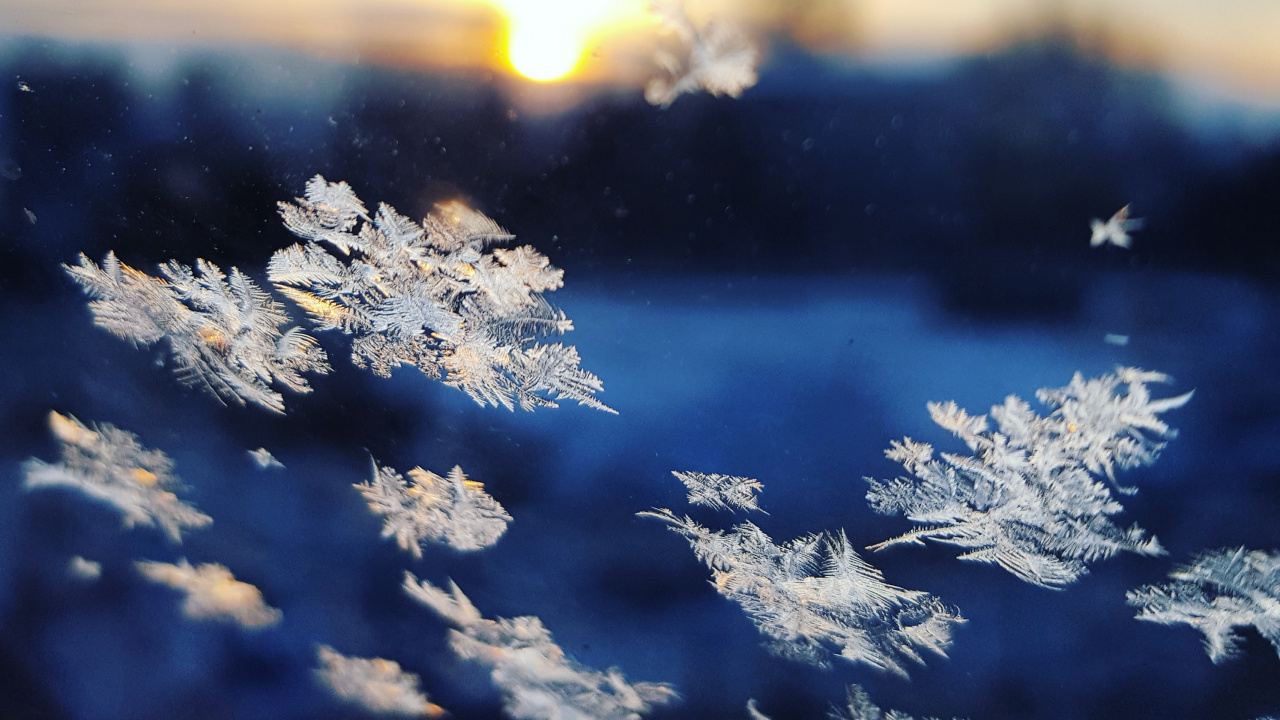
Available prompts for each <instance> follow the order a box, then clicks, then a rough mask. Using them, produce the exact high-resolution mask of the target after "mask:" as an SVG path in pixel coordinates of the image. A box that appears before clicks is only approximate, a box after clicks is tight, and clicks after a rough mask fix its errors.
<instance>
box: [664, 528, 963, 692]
mask: <svg viewBox="0 0 1280 720" xmlns="http://www.w3.org/2000/svg"><path fill="white" fill-rule="evenodd" d="M639 514H640V515H641V516H646V517H653V518H657V519H659V520H662V521H664V522H666V523H667V524H668V525H669V526H670V528H671V529H672V530H674V531H675V532H677V533H679V534H681V535H683V536H684V537H685V538H686V539H687V540H688V541H689V544H690V545H691V546H692V547H693V551H694V553H695V554H696V555H697V556H698V559H699V560H701V561H702V562H704V563H706V564H707V566H708V567H710V568H711V584H712V585H713V586H715V588H716V591H717V592H719V593H720V594H721V595H723V596H725V597H727V598H729V599H730V600H733V601H734V602H736V603H738V604H739V605H741V606H742V609H743V610H745V611H746V613H747V614H748V615H749V616H751V619H752V620H753V621H754V622H755V624H756V627H757V628H759V630H760V632H761V633H763V634H764V635H765V636H766V637H768V638H769V640H770V643H769V647H770V649H771V650H773V651H774V652H775V653H776V654H778V655H780V656H782V657H786V658H790V659H793V660H799V661H801V662H807V663H810V664H813V665H818V666H821V667H825V666H827V665H829V662H828V660H827V658H828V656H829V655H830V653H829V652H828V650H827V648H826V647H825V646H828V645H829V646H832V647H834V648H835V652H836V653H837V654H838V655H839V656H840V657H842V658H844V659H845V660H848V661H850V662H856V663H863V664H866V665H870V666H871V667H874V668H878V669H881V670H889V671H891V672H893V673H896V674H898V675H902V676H904V677H905V676H906V675H907V666H908V663H922V662H923V657H922V652H923V651H929V652H933V653H936V654H938V655H941V656H943V657H945V656H946V649H947V648H948V647H949V646H950V645H951V629H952V626H953V625H954V624H956V623H960V622H964V618H962V617H960V614H959V613H958V612H957V611H956V610H955V609H954V608H951V607H948V606H947V605H945V604H944V603H943V602H942V601H941V600H939V599H938V598H936V597H934V596H933V595H930V594H928V593H925V592H919V591H915V590H905V589H903V588H900V587H897V586H894V585H890V584H888V583H886V582H885V581H884V576H883V575H882V574H881V573H880V571H879V570H877V569H876V568H874V567H872V566H871V565H869V564H868V563H867V562H866V561H865V560H863V559H862V558H861V557H859V556H858V553H856V552H854V550H853V548H852V547H851V546H850V545H849V540H848V538H846V537H845V534H844V533H843V532H841V533H839V534H838V535H828V534H810V535H805V536H803V537H800V538H797V539H795V540H792V541H790V542H787V543H784V544H782V545H777V544H775V543H774V542H773V540H772V539H771V538H770V537H769V536H768V535H766V534H765V532H764V531H763V530H761V529H760V528H759V527H757V526H756V525H754V524H752V523H750V522H745V523H742V524H740V525H737V526H736V527H734V528H733V529H732V530H730V531H728V532H723V531H714V530H709V529H707V528H705V527H703V526H701V525H699V524H698V523H696V522H694V521H693V520H692V519H690V518H689V517H687V516H686V517H678V516H676V515H675V514H674V513H672V512H671V511H670V510H665V509H659V510H655V511H652V512H642V513H639Z"/></svg>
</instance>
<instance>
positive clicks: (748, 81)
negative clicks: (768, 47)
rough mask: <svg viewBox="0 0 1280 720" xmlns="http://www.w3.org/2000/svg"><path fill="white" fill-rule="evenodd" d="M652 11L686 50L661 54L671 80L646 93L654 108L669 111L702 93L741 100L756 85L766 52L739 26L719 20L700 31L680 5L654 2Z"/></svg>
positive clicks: (651, 85) (655, 83) (666, 0)
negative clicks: (690, 95)
mask: <svg viewBox="0 0 1280 720" xmlns="http://www.w3.org/2000/svg"><path fill="white" fill-rule="evenodd" d="M649 11H650V12H651V13H652V14H653V15H654V16H655V17H656V18H658V20H659V21H660V22H661V23H662V26H663V27H664V28H665V29H666V30H668V31H669V32H671V33H672V34H673V35H675V37H676V39H677V40H678V41H679V43H680V46H681V53H680V54H679V55H676V54H674V53H670V52H666V51H662V52H660V53H658V64H659V65H661V66H662V69H663V70H664V71H665V73H666V75H665V76H663V77H660V78H654V79H653V80H651V81H649V84H648V85H647V86H646V87H645V91H644V97H645V99H646V100H648V101H649V103H650V104H652V105H661V106H662V107H667V106H669V105H670V104H671V103H673V102H675V101H676V98H678V97H680V96H681V95H683V94H684V93H692V92H698V91H700V90H701V91H705V92H708V93H711V94H712V95H727V96H729V97H735V98H736V97H738V96H739V95H741V94H742V92H743V91H744V90H746V89H747V88H749V87H751V86H753V85H755V84H756V79H757V76H756V64H757V63H759V62H760V50H759V49H758V48H756V46H755V44H754V43H753V42H752V41H751V38H749V37H748V36H747V34H746V32H744V31H743V29H742V28H740V27H739V26H738V25H736V24H735V23H733V22H731V21H728V20H722V19H716V20H712V21H710V22H708V23H707V24H706V25H705V26H703V27H701V28H699V27H697V26H696V25H694V23H693V21H692V20H691V19H689V15H688V14H687V13H686V12H685V8H684V3H683V2H681V1H680V0H649Z"/></svg>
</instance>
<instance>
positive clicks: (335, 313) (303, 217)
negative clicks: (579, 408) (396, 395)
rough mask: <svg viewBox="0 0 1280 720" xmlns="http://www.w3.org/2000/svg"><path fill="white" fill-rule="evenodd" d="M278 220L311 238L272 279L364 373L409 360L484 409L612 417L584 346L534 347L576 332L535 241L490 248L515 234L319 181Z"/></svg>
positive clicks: (270, 269)
mask: <svg viewBox="0 0 1280 720" xmlns="http://www.w3.org/2000/svg"><path fill="white" fill-rule="evenodd" d="M280 215H281V216H282V217H283V218H284V223H285V226H286V227H287V228H288V229H289V230H290V231H291V232H293V233H294V234H295V235H298V236H299V237H302V238H304V239H306V240H307V243H306V244H305V245H293V246H291V247H288V248H285V249H283V250H280V251H279V252H277V253H276V254H275V255H274V256H272V258H271V262H270V264H269V265H268V266H267V275H268V276H269V277H270V278H271V281H272V282H273V283H275V284H276V287H277V288H278V289H279V290H280V292H281V293H283V294H284V295H285V296H286V297H288V298H290V299H291V300H293V301H294V302H296V303H298V304H299V305H300V306H302V308H303V309H304V310H306V311H307V313H308V314H309V315H310V316H311V318H312V322H313V323H314V325H315V326H316V328H317V329H318V330H339V331H341V332H343V333H346V334H348V335H352V336H353V337H354V339H353V341H352V353H351V359H352V362H354V363H355V364H356V365H357V366H359V367H368V368H369V369H370V370H372V371H373V372H374V373H375V374H377V375H380V376H383V377H389V376H390V375H391V370H392V368H395V367H397V366H399V365H402V364H407V365H413V366H415V367H417V368H418V369H419V370H421V371H422V372H423V373H425V374H426V375H427V376H428V377H432V378H439V379H441V380H442V381H443V382H444V384H446V385H449V386H451V387H456V388H458V389H460V390H462V391H463V392H465V393H467V394H468V395H469V396H471V398H472V399H473V400H475V401H476V402H477V403H480V404H481V405H502V406H504V407H506V408H508V409H514V408H515V406H517V405H518V406H520V407H521V408H522V409H525V410H532V409H533V408H536V407H556V401H557V400H562V399H568V400H575V401H577V402H578V403H579V404H581V405H586V406H588V407H593V408H596V409H598V410H604V411H607V412H613V410H611V409H610V408H609V407H608V406H606V405H604V404H603V403H601V402H600V401H599V400H597V399H596V398H595V393H597V392H599V391H600V390H602V389H603V386H602V385H601V383H600V379H599V378H598V377H596V376H595V375H592V374H591V373H589V372H587V371H586V370H583V369H582V368H580V367H579V366H578V363H579V358H578V351H577V349H575V348H574V347H573V346H572V345H563V344H561V343H553V344H542V343H539V342H537V339H538V338H542V337H546V336H550V335H560V334H563V333H565V332H567V331H569V330H572V329H573V323H572V322H570V321H569V319H568V318H566V317H565V315H564V313H563V312H561V311H560V310H558V309H556V308H554V307H552V306H551V305H550V304H549V303H548V302H547V301H546V300H545V299H543V297H542V293H544V292H546V291H548V290H555V289H557V288H559V287H561V285H563V272H562V271H561V270H558V269H556V268H554V267H552V266H551V264H550V261H548V260H547V258H546V257H545V256H543V255H541V254H540V253H539V252H538V251H537V250H535V249H533V248H532V247H530V246H527V245H526V246H522V247H517V248H515V249H510V250H508V249H503V248H497V249H490V246H491V245H493V244H495V243H500V242H507V241H510V240H511V239H512V237H513V236H512V235H510V234H509V233H507V232H506V231H505V230H503V229H502V228H501V227H499V226H498V225H497V223H495V222H494V221H493V220H490V219H489V218H487V217H485V216H484V215H482V214H480V213H478V212H476V211H475V210H472V209H471V208H469V207H467V206H466V205H463V204H462V203H460V202H450V203H446V204H444V205H439V206H437V207H436V209H435V211H434V212H433V213H431V214H430V215H429V216H427V218H426V219H425V220H423V221H422V224H421V225H419V224H418V223H415V222H413V221H412V220H410V219H409V218H407V217H404V216H403V215H400V214H399V213H397V212H396V211H395V208H393V207H391V206H390V205H386V204H383V205H380V206H379V207H378V211H377V213H375V214H374V215H373V216H372V217H370V215H369V213H368V211H367V210H366V209H365V207H364V205H363V204H362V203H361V202H360V199H359V198H357V197H356V195H355V193H354V192H352V190H351V188H350V187H349V186H348V185H347V184H346V183H342V182H340V183H330V182H328V181H326V180H325V179H324V178H323V177H321V176H319V175H317V176H315V177H314V178H312V179H311V180H310V181H309V182H308V183H307V192H306V197H305V198H297V201H296V203H280ZM321 243H323V244H327V245H329V246H331V247H332V248H333V249H334V250H335V251H336V252H337V253H338V255H333V254H330V252H328V251H326V250H325V249H324V248H323V247H321ZM339 256H340V257H339Z"/></svg>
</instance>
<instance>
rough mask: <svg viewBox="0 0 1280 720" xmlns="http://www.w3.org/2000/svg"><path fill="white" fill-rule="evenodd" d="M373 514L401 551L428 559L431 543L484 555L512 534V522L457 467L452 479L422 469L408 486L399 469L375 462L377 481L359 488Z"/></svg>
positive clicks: (479, 485)
mask: <svg viewBox="0 0 1280 720" xmlns="http://www.w3.org/2000/svg"><path fill="white" fill-rule="evenodd" d="M355 487H356V488H357V489H358V490H359V491H360V494H361V495H364V498H365V500H367V501H368V503H369V509H370V510H372V511H373V512H374V513H375V514H377V515H381V516H382V517H383V519H384V524H383V527H382V536H383V537H394V538H395V539H396V543H397V544H398V545H399V546H400V548H401V549H403V550H405V551H408V552H410V553H412V554H413V556H414V557H416V558H421V557H422V545H423V544H425V543H427V542H443V543H447V544H448V545H449V546H450V547H452V548H453V549H455V550H479V549H481V548H485V547H488V546H490V545H492V544H494V543H496V542H498V538H500V537H502V534H503V533H505V532H506V531H507V524H508V523H510V522H511V516H510V515H508V514H507V511H506V510H504V509H503V507H502V505H500V504H498V501H497V500H494V499H493V498H492V497H490V496H489V494H488V493H486V492H485V491H484V485H483V484H482V483H478V482H476V481H474V480H468V479H467V476H466V475H464V474H463V472H462V468H460V467H457V466H454V468H453V469H452V470H450V471H449V474H448V475H447V476H446V477H440V476H439V475H436V474H435V473H433V472H430V471H428V470H423V469H422V468H420V467H416V468H414V469H412V470H410V471H409V480H408V481H406V480H405V479H404V477H403V476H401V475H400V473H398V472H396V471H395V470H394V469H392V468H389V467H386V466H385V465H384V466H379V465H378V463H377V461H374V462H373V478H372V479H371V480H370V481H369V482H366V483H360V484H357V485H356V486H355Z"/></svg>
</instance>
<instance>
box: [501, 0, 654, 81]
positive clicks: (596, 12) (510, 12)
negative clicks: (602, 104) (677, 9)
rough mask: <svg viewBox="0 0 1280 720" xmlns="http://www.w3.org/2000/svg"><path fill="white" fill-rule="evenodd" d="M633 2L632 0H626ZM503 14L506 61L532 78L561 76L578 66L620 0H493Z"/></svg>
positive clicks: (556, 77)
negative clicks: (505, 35)
mask: <svg viewBox="0 0 1280 720" xmlns="http://www.w3.org/2000/svg"><path fill="white" fill-rule="evenodd" d="M632 2H634V0H632ZM495 4H496V5H497V6H498V8H499V9H501V10H502V12H503V14H504V15H506V18H507V60H508V62H510V63H511V67H512V68H513V69H514V70H515V71H516V72H518V73H520V74H521V75H523V76H524V77H526V78H528V79H530V80H533V81H536V82H554V81H556V80H562V79H564V78H566V77H568V76H569V75H572V74H573V73H574V72H575V71H577V70H578V69H579V68H581V67H582V64H583V62H584V61H585V60H586V58H587V56H588V53H589V52H590V50H591V46H592V43H593V42H594V41H595V39H596V38H597V37H598V36H599V33H600V31H601V29H602V28H604V27H605V26H606V25H609V24H610V22H611V21H613V20H614V19H615V17H616V15H617V14H618V12H619V9H620V7H622V6H624V5H626V4H628V3H627V2H625V1H624V0H495Z"/></svg>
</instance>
